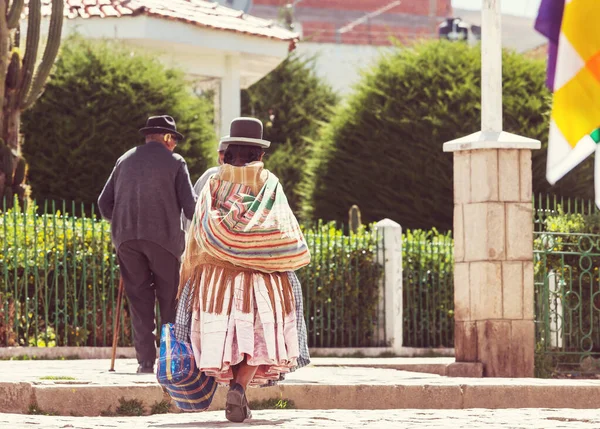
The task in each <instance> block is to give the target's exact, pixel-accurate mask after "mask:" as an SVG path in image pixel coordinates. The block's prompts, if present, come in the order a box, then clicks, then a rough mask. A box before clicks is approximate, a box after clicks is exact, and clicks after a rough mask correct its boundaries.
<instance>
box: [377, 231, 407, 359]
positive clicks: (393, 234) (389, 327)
mask: <svg viewBox="0 0 600 429" xmlns="http://www.w3.org/2000/svg"><path fill="white" fill-rule="evenodd" d="M375 226H376V228H377V230H378V231H379V234H380V237H383V249H380V251H379V255H378V260H379V261H383V263H384V269H385V284H384V285H383V293H384V295H385V338H386V340H387V342H388V343H389V344H390V345H391V347H392V350H393V352H394V353H396V354H400V353H401V351H402V339H403V337H402V335H403V330H404V320H403V307H402V227H401V226H400V224H398V223H396V222H394V221H393V220H390V219H384V220H382V221H380V222H377V224H376V225H375ZM384 255H385V260H384Z"/></svg>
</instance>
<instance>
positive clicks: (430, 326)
mask: <svg viewBox="0 0 600 429" xmlns="http://www.w3.org/2000/svg"><path fill="white" fill-rule="evenodd" d="M453 248H454V242H453V240H452V236H451V234H450V233H446V234H440V233H439V232H437V231H436V230H435V229H433V230H430V231H423V230H407V231H406V232H405V234H404V237H403V249H402V274H403V275H402V277H403V284H402V287H403V304H404V312H403V315H404V340H403V343H402V344H403V345H404V346H407V347H453V346H454V277H453V276H454V259H453V258H454V256H453Z"/></svg>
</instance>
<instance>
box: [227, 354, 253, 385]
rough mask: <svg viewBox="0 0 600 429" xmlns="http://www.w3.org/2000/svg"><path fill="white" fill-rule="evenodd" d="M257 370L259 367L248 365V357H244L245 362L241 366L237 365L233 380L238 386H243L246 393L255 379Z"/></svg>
mask: <svg viewBox="0 0 600 429" xmlns="http://www.w3.org/2000/svg"><path fill="white" fill-rule="evenodd" d="M257 369H258V367H257V366H251V365H248V362H247V357H244V360H243V361H242V362H240V363H239V365H236V369H235V370H234V371H233V374H234V375H233V377H234V378H233V379H234V380H235V382H236V383H237V384H239V385H241V386H242V387H243V388H244V391H245V390H246V389H247V388H248V385H249V384H250V382H251V381H252V379H253V378H254V374H256V370H257Z"/></svg>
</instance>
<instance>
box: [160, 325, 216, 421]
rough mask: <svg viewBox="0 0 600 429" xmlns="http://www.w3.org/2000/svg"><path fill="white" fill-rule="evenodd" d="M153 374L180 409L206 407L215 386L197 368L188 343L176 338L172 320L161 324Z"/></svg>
mask: <svg viewBox="0 0 600 429" xmlns="http://www.w3.org/2000/svg"><path fill="white" fill-rule="evenodd" d="M156 377H157V378H158V382H159V383H160V384H161V385H162V386H164V387H165V389H166V390H167V392H168V393H169V395H170V396H171V398H172V399H173V401H174V402H175V405H177V407H178V408H180V409H182V410H184V411H204V410H206V409H207V408H208V407H209V406H210V404H211V402H212V400H213V397H214V396H215V392H216V390H217V382H216V380H215V378H214V377H209V376H207V375H206V374H204V373H203V372H200V371H199V370H198V367H197V366H196V361H195V359H194V352H193V350H192V346H191V344H190V343H188V342H185V341H179V340H177V338H176V337H175V329H174V326H173V324H172V323H167V324H165V325H163V327H162V332H161V336H160V357H159V360H158V371H157V373H156Z"/></svg>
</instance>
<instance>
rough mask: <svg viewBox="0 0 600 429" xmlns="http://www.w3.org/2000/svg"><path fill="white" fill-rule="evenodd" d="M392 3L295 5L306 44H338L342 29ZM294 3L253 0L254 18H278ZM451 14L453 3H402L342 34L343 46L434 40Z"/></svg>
mask: <svg viewBox="0 0 600 429" xmlns="http://www.w3.org/2000/svg"><path fill="white" fill-rule="evenodd" d="M391 1H392V0H302V1H300V2H299V3H297V4H296V6H295V18H296V21H297V23H298V24H299V25H298V28H297V29H298V30H300V31H301V33H302V38H303V40H304V41H305V42H312V43H335V42H336V29H339V28H341V27H343V26H345V25H347V24H348V23H350V22H353V21H354V20H356V19H359V18H361V17H363V16H365V15H366V14H368V13H370V12H373V11H375V10H377V9H380V8H382V7H384V6H386V5H388V4H389V3H391ZM286 3H292V0H254V2H253V7H252V9H251V10H250V13H251V14H252V15H256V16H259V17H263V18H268V19H277V18H278V17H279V13H280V9H281V8H282V7H284V6H285V4H286ZM450 15H452V6H451V0H402V3H401V4H400V5H398V6H396V7H394V8H393V9H390V10H389V11H387V12H386V13H384V14H382V15H379V16H377V17H375V18H373V19H371V20H370V22H368V23H364V24H361V25H357V26H356V27H354V28H353V29H352V30H351V31H349V32H347V33H344V34H342V36H341V43H343V44H355V45H374V46H385V45H390V44H391V43H392V42H391V38H396V39H399V40H400V41H401V42H409V41H411V40H415V39H422V38H431V37H435V36H436V34H437V26H438V24H439V23H440V22H441V21H442V20H443V19H445V18H446V17H448V16H450Z"/></svg>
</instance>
